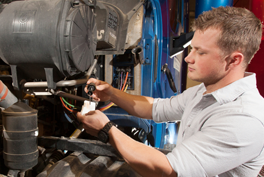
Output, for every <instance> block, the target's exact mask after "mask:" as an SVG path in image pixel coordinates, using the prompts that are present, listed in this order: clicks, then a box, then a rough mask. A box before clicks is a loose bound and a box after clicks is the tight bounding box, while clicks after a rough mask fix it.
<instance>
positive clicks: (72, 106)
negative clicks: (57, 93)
mask: <svg viewBox="0 0 264 177" xmlns="http://www.w3.org/2000/svg"><path fill="white" fill-rule="evenodd" d="M61 98H62V100H63V101H64V103H66V104H67V105H68V106H70V107H73V108H74V107H75V106H74V105H72V104H70V103H68V102H67V101H66V100H65V99H64V98H63V97H61Z"/></svg>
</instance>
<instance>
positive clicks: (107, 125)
mask: <svg viewBox="0 0 264 177" xmlns="http://www.w3.org/2000/svg"><path fill="white" fill-rule="evenodd" d="M112 126H115V127H116V124H115V123H114V122H111V121H109V122H107V124H105V126H104V127H103V128H102V129H101V130H102V131H104V132H105V133H107V134H108V132H109V130H110V129H111V127H112Z"/></svg>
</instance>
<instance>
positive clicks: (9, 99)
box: [0, 80, 17, 108]
mask: <svg viewBox="0 0 264 177" xmlns="http://www.w3.org/2000/svg"><path fill="white" fill-rule="evenodd" d="M16 102H17V98H16V97H15V96H14V95H13V94H12V93H11V92H10V90H9V89H8V88H7V86H6V85H5V84H4V83H3V82H2V81H1V80H0V107H3V108H8V107H9V106H11V105H12V104H14V103H16Z"/></svg>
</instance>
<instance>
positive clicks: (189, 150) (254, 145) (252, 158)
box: [152, 73, 264, 177]
mask: <svg viewBox="0 0 264 177" xmlns="http://www.w3.org/2000/svg"><path fill="white" fill-rule="evenodd" d="M255 77H256V76H255V74H252V73H251V74H249V73H246V74H245V77H244V78H242V79H240V80H237V81H235V82H233V83H231V84H230V85H227V86H226V87H224V88H221V89H219V90H216V91H215V92H212V93H209V94H204V93H205V91H206V88H205V86H204V85H203V84H200V85H198V86H195V87H192V88H189V89H187V90H186V91H184V92H183V93H182V94H180V95H177V96H174V97H171V98H169V99H155V100H154V104H153V109H152V117H153V120H154V121H155V122H166V121H170V122H173V121H177V120H181V125H180V129H179V132H178V140H177V145H176V147H175V148H174V149H173V150H172V152H171V153H169V154H168V155H167V158H168V160H169V162H170V164H171V166H172V168H173V169H174V170H175V171H176V172H177V174H178V177H191V176H193V177H203V176H217V175H218V176H219V177H226V176H233V177H234V176H236V177H256V176H257V175H258V172H259V171H260V169H261V167H262V165H264V152H263V147H264V136H263V135H264V99H263V98H262V97H261V95H260V94H259V92H258V90H257V87H256V78H255Z"/></svg>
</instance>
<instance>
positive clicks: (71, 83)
mask: <svg viewBox="0 0 264 177" xmlns="http://www.w3.org/2000/svg"><path fill="white" fill-rule="evenodd" d="M97 61H98V57H97V58H96V59H94V62H93V64H92V66H91V67H90V68H89V70H88V71H87V74H86V78H85V79H76V80H63V81H59V82H57V83H56V86H57V87H71V86H75V85H81V84H85V83H86V82H87V80H88V79H89V78H90V76H91V74H92V72H93V70H94V68H95V66H96V64H97ZM23 87H24V88H43V87H48V82H25V83H24V85H23Z"/></svg>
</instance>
